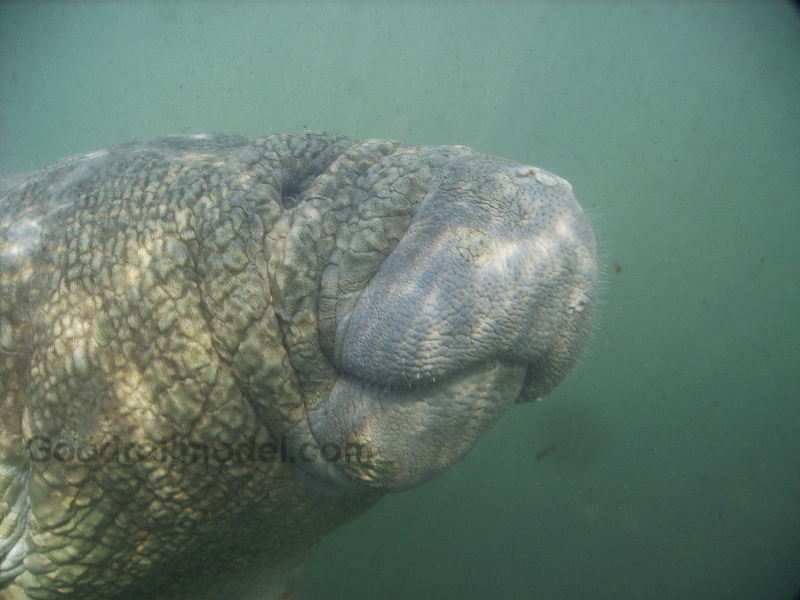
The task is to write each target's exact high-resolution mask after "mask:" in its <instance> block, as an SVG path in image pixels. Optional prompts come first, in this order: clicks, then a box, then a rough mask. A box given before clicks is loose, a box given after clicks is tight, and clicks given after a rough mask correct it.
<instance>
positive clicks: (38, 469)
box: [0, 132, 596, 600]
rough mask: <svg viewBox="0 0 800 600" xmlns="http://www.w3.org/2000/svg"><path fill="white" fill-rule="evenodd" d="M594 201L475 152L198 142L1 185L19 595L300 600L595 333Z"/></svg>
mask: <svg viewBox="0 0 800 600" xmlns="http://www.w3.org/2000/svg"><path fill="white" fill-rule="evenodd" d="M595 287H596V258H595V242H594V237H593V234H592V231H591V228H590V226H589V224H588V221H587V219H586V217H585V216H584V214H583V212H582V211H581V208H580V206H579V205H578V203H577V201H576V200H575V197H574V196H573V193H572V189H571V187H570V186H569V184H568V183H567V182H565V181H564V180H563V179H560V178H559V177H556V176H555V175H552V174H550V173H547V172H545V171H542V170H540V169H537V168H535V167H530V166H523V165H519V164H516V163H512V162H510V161H507V160H503V159H500V158H495V157H491V156H486V155H483V154H478V153H476V152H474V151H472V150H470V149H468V148H465V147H460V146H444V147H436V148H431V147H412V146H407V145H405V144H401V143H397V142H390V141H382V140H368V141H362V142H357V141H352V140H349V139H347V138H344V137H340V136H330V135H324V134H316V133H309V132H307V133H303V134H299V135H288V134H287V135H278V136H271V137H268V138H265V139H261V140H258V141H256V142H251V141H249V140H246V139H243V138H240V137H234V136H222V135H190V136H171V137H165V138H161V139H157V140H153V141H147V142H138V143H132V144H127V145H123V146H119V147H117V148H113V149H110V150H104V151H101V152H95V153H92V154H87V155H83V156H77V157H73V158H68V159H65V160H63V161H61V162H59V163H56V164H55V165H53V166H51V167H48V168H45V169H42V170H40V171H37V172H35V173H31V174H28V175H24V176H20V177H17V178H12V179H8V180H4V181H2V182H0V403H1V404H0V411H1V412H0V424H1V427H0V598H8V599H11V598H14V599H22V598H41V599H56V598H59V599H64V598H74V599H80V600H90V599H101V598H102V599H121V598H126V599H142V598H148V599H156V598H162V599H170V600H173V599H184V598H185V599H193V600H197V599H214V600H219V599H223V598H225V599H231V600H233V599H242V600H243V599H250V598H253V599H255V598H259V599H266V598H293V597H296V596H295V594H296V590H297V585H298V579H299V575H298V573H299V568H300V565H301V563H302V561H303V559H304V558H305V557H306V556H307V555H308V553H309V552H310V551H311V549H312V548H313V547H314V545H315V544H316V543H317V542H318V540H319V539H320V537H321V536H323V535H324V534H326V533H327V532H330V531H331V530H333V529H334V528H335V527H337V526H339V525H341V524H342V523H345V522H346V521H348V520H349V519H352V518H353V517H355V516H356V515H358V514H360V513H361V512H363V511H364V510H365V509H367V508H368V507H369V506H370V505H372V504H373V503H375V502H376V501H377V500H378V499H379V498H380V496H381V495H382V494H383V493H385V492H386V491H390V490H399V489H405V488H409V487H412V486H414V485H417V484H419V483H421V482H423V481H425V480H427V479H429V478H430V477H432V476H434V475H436V474H438V473H440V472H441V471H442V470H444V469H446V468H447V467H448V466H450V465H452V464H453V463H454V462H456V461H457V460H459V459H460V458H461V457H462V456H463V455H464V454H465V453H466V452H467V451H468V450H469V449H470V448H471V447H472V446H473V444H474V443H475V442H476V441H477V440H478V439H479V438H480V436H481V435H482V434H483V433H485V432H486V431H487V430H488V429H489V428H490V427H491V426H492V425H493V424H494V423H495V422H496V421H497V419H498V418H499V417H500V416H501V415H502V414H503V413H504V411H505V410H506V409H507V408H509V406H510V405H511V404H513V403H515V402H525V401H529V400H533V399H537V398H540V397H542V396H543V395H544V394H546V393H547V392H548V391H550V390H551V389H552V388H553V387H554V386H555V385H556V384H557V383H558V382H559V380H561V379H562V378H563V377H564V375H565V373H566V372H567V371H568V369H569V368H570V367H571V365H572V364H573V363H574V362H575V360H576V358H577V356H578V354H579V352H580V350H581V349H582V347H583V346H584V345H585V343H586V341H587V338H588V336H589V331H590V327H591V321H592V315H593V312H594V300H595Z"/></svg>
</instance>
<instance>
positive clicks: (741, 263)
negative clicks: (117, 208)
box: [0, 2, 800, 600]
mask: <svg viewBox="0 0 800 600" xmlns="http://www.w3.org/2000/svg"><path fill="white" fill-rule="evenodd" d="M304 128H310V129H316V130H325V131H328V132H332V133H344V134H347V135H349V136H351V137H354V138H364V137H377V138H391V139H400V140H403V141H406V142H411V143H417V144H464V145H468V146H471V147H473V148H475V149H477V150H480V151H482V152H486V153H490V154H497V155H501V156H505V157H507V158H511V159H514V160H516V161H519V162H522V163H531V164H535V165H537V166H541V167H543V168H546V169H548V170H550V171H553V172H555V173H558V174H559V175H561V176H563V177H565V178H566V179H568V180H569V181H570V182H571V183H572V184H573V186H574V188H575V190H576V193H577V195H578V198H579V199H580V200H581V201H582V203H583V205H584V207H586V208H587V210H588V211H589V212H590V214H591V215H592V219H593V223H594V226H595V230H596V233H597V236H598V240H599V244H600V248H601V254H602V259H603V263H604V269H603V271H604V274H603V286H602V287H603V290H602V304H601V306H600V310H599V314H600V316H599V321H598V323H597V327H596V331H595V335H594V338H593V340H592V343H591V347H590V349H589V351H588V352H587V353H586V354H585V355H584V357H583V359H582V361H581V364H580V366H579V367H578V368H577V369H576V370H575V371H574V372H573V373H572V374H571V375H570V377H569V378H568V380H567V381H566V382H565V383H564V384H562V386H561V387H559V388H558V390H557V391H556V392H555V393H553V394H552V395H551V397H550V398H549V399H548V400H547V401H546V402H543V403H539V404H536V405H526V406H521V407H517V408H516V409H514V410H512V411H511V412H510V413H509V414H508V415H506V417H505V418H504V419H503V421H502V422H501V423H500V424H499V425H498V426H497V427H496V428H495V429H494V430H493V431H492V432H491V433H490V434H489V435H488V436H487V437H486V438H485V439H484V440H483V441H482V443H481V444H480V445H479V446H478V447H477V448H476V449H475V450H474V451H473V452H472V453H471V454H470V455H469V456H468V457H467V459H466V460H464V461H463V462H462V463H460V464H459V465H457V466H456V467H455V468H454V469H452V470H451V471H450V472H448V473H447V474H445V475H443V476H442V477H440V478H439V479H437V480H435V481H433V482H431V483H429V484H427V485H424V486H422V487H421V488H418V489H415V490H413V491H410V492H406V493H402V494H397V495H394V496H391V497H387V498H386V499H385V500H384V501H383V502H382V503H381V504H380V505H379V506H378V507H377V508H375V509H374V510H372V511H371V512H370V513H368V514H367V515H365V516H364V517H362V518H361V519H359V520H357V521H355V522H354V523H352V524H350V525H348V526H346V527H344V528H342V529H341V530H339V531H338V532H336V533H335V534H334V535H332V536H330V537H329V538H327V539H326V540H325V541H324V542H323V544H322V546H321V547H320V549H319V551H318V552H317V553H316V555H315V556H314V558H313V559H312V560H311V562H310V563H309V569H308V576H307V580H306V585H305V593H306V597H307V598H309V599H312V600H333V599H336V598H347V599H350V600H358V599H365V600H366V599H368V598H369V599H374V598H381V599H406V600H408V599H417V598H420V599H421V598H437V599H453V600H456V599H458V600H465V599H470V598H475V599H478V598H480V599H485V598H536V599H538V600H550V599H553V600H560V599H564V598H613V599H617V600H619V599H623V600H625V599H640V598H641V599H652V598H659V599H676V600H677V599H684V598H698V599H720V600H723V599H724V600H734V599H765V600H769V599H786V600H789V599H790V598H793V597H794V595H795V594H796V593H797V590H798V589H800V343H799V342H798V339H800V191H799V190H800V14H798V11H796V10H795V9H794V8H793V7H792V6H791V5H789V4H783V3H778V2H775V3H772V2H760V3H752V4H747V3H744V4H740V3H728V2H720V3H709V4H695V3H677V4H666V3H654V4H650V3H644V2H633V3H618V2H608V3H604V2H597V3H590V4H584V3H579V2H570V3H563V4H562V3H554V4H540V3H535V4H526V3H521V2H519V3H517V2H508V3H490V4H481V3H468V4H449V3H436V4H416V3H410V2H404V3H397V4H392V3H385V4H384V3H380V4H370V3H356V4H337V3H323V4H314V3H297V4H261V3H255V2H245V3H242V4H214V3H200V4H193V3H190V2H178V3H174V4H173V3H168V2H157V3H153V4H149V3H135V4H124V3H88V4H66V3H58V4H44V3H36V4H34V3H29V4H6V3H4V4H2V5H0V176H5V175H10V174H13V173H18V172H22V171H29V170H32V169H34V168H38V167H40V166H43V165H46V164H48V163H50V162H53V161H54V160H56V159H58V158H61V157H63V156H66V155H69V154H74V153H78V152H85V151H90V150H96V149H99V148H103V147H106V146H109V145H113V144H117V143H120V142H124V141H128V140H131V139H136V138H146V137H152V136H157V135H162V134H166V133H180V132H206V131H220V132H230V133H239V134H243V135H247V136H250V137H254V138H255V137H260V136H263V135H265V134H269V133H274V132H281V131H298V130H302V129H304ZM546 449H549V451H548V452H546V453H544V455H543V456H540V459H538V460H537V455H540V453H541V452H542V451H543V450H546Z"/></svg>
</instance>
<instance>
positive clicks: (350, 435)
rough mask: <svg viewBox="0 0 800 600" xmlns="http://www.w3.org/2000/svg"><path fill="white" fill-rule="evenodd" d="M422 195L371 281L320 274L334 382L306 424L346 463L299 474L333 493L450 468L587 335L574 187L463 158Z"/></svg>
mask: <svg viewBox="0 0 800 600" xmlns="http://www.w3.org/2000/svg"><path fill="white" fill-rule="evenodd" d="M419 195H420V198H421V199H420V200H419V202H418V204H417V205H416V206H415V208H414V210H413V214H412V216H411V218H410V220H409V222H408V226H407V229H405V231H404V232H403V233H402V236H401V237H400V238H399V240H398V241H397V243H396V245H395V246H394V247H393V248H392V249H391V251H390V252H389V253H388V255H387V256H386V257H385V258H383V260H382V262H381V263H380V264H379V266H377V270H376V271H375V272H374V274H371V276H370V277H369V278H368V280H367V281H366V283H364V284H363V285H361V286H359V287H358V289H353V288H354V286H353V285H352V284H349V283H347V282H349V281H350V279H348V278H347V277H345V276H343V275H342V270H343V269H344V267H342V265H340V264H336V262H335V261H333V262H329V263H328V264H327V266H326V268H325V270H324V272H323V277H322V291H321V292H320V302H319V321H320V332H319V335H320V346H321V347H322V348H323V349H324V350H325V354H326V356H327V358H328V359H329V360H330V362H331V364H332V365H333V368H334V369H335V372H336V381H335V384H334V385H333V387H332V388H331V389H330V391H329V393H328V394H327V396H326V397H324V398H323V399H321V400H320V401H318V402H316V403H314V405H313V406H311V407H309V410H308V412H307V419H308V425H309V428H310V431H311V433H312V435H313V438H314V441H315V443H316V444H318V445H319V446H320V447H321V448H323V449H324V448H326V447H327V448H335V449H337V450H334V452H337V453H342V455H343V456H344V457H345V459H346V460H336V461H330V462H327V463H322V464H320V463H315V464H313V465H301V470H303V471H304V473H305V474H306V475H307V476H309V477H310V478H312V479H313V480H316V481H318V482H323V483H324V484H326V485H329V486H330V487H331V488H332V489H349V488H352V486H354V485H355V486H356V487H358V486H361V485H367V486H370V487H376V488H381V489H386V490H399V489H405V488H409V487H412V486H414V485H417V484H419V483H422V482H424V481H426V480H427V479H429V478H431V477H433V476H435V475H436V474H438V473H440V472H442V471H443V470H445V469H446V468H448V467H449V466H451V465H452V464H453V463H455V462H456V461H458V460H459V459H460V458H462V457H463V456H464V455H465V454H466V452H468V451H469V449H470V448H471V447H472V446H473V445H474V444H475V443H476V442H477V440H478V439H479V438H480V437H481V435H483V434H484V433H485V432H486V431H487V430H488V429H489V428H490V427H491V426H492V425H493V424H494V423H495V422H496V421H497V420H498V419H499V418H500V416H501V415H502V414H503V413H504V412H505V411H506V410H507V409H508V408H509V406H510V405H512V404H513V403H515V402H527V401H530V400H535V399H539V398H541V397H542V396H543V395H545V394H547V393H548V392H549V391H550V390H552V389H553V387H554V386H555V385H556V384H557V383H558V382H559V381H560V380H561V379H562V378H563V377H564V375H565V374H566V373H567V371H568V370H569V368H570V367H571V366H572V365H573V364H574V363H575V360H576V358H577V357H578V355H579V353H580V351H581V350H582V348H583V347H584V346H585V344H586V342H587V339H588V337H589V333H590V328H591V324H592V317H593V313H594V306H595V295H596V280H597V267H596V253H595V240H594V235H593V233H592V230H591V227H590V225H589V222H588V220H587V218H586V216H585V214H584V213H583V211H582V210H581V207H580V206H579V204H578V202H577V200H576V199H575V196H574V194H573V192H572V187H571V186H570V185H569V184H568V183H567V182H566V181H565V180H563V179H561V178H560V177H557V176H555V175H553V174H551V173H548V172H546V171H543V170H541V169H537V168H535V167H531V166H523V165H519V164H516V163H512V162H509V161H506V160H503V159H498V158H494V157H490V156H486V155H481V154H476V153H473V152H471V151H463V152H462V151H457V152H456V151H454V152H453V154H452V155H450V156H448V157H447V160H446V161H440V162H439V163H438V164H436V165H435V166H434V168H432V169H431V170H430V174H429V178H428V180H427V185H426V186H425V189H424V190H422V192H420V194H419ZM343 281H344V282H345V283H344V284H343V283H342V282H343Z"/></svg>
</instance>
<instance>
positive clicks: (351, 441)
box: [308, 362, 526, 490]
mask: <svg viewBox="0 0 800 600" xmlns="http://www.w3.org/2000/svg"><path fill="white" fill-rule="evenodd" d="M525 373H526V367H525V366H524V365H507V364H503V363H500V362H492V363H490V364H487V365H485V366H480V367H476V368H472V369H470V370H469V371H468V372H464V373H458V374H456V375H452V376H449V377H447V378H445V379H444V380H442V379H440V380H439V381H434V380H431V381H430V382H427V383H426V384H425V385H421V386H413V387H412V386H380V385H377V384H374V383H369V382H366V381H363V380H360V379H358V378H355V377H352V376H341V377H339V379H338V381H337V382H336V384H335V385H334V387H333V390H332V391H331V394H330V396H329V397H328V399H327V401H326V402H325V403H323V404H322V405H321V406H319V407H318V408H316V409H314V410H311V411H309V413H308V420H309V425H310V427H311V431H312V433H313V435H314V437H315V438H316V441H317V443H318V444H319V445H320V447H321V448H326V447H328V448H332V449H334V452H336V453H337V456H338V458H339V460H337V461H336V462H332V463H329V464H327V465H325V468H326V473H325V478H326V479H329V480H332V481H333V480H340V479H342V476H343V475H344V476H346V477H347V478H348V479H351V480H355V481H359V482H361V483H363V484H366V485H368V486H370V487H379V488H381V489H386V490H401V489H406V488H409V487H413V486H414V485H417V484H419V483H421V482H424V481H427V480H428V479H430V478H432V477H434V476H435V475H438V474H439V473H441V472H442V471H444V470H445V469H447V468H448V467H450V466H452V465H453V464H454V463H456V462H457V461H458V460H460V459H461V458H462V457H463V456H464V455H465V454H466V453H467V452H468V451H469V450H470V449H471V448H472V447H473V446H474V445H475V443H477V441H478V440H479V439H480V438H481V437H482V436H483V435H484V434H485V433H486V432H487V431H488V430H489V429H490V428H491V427H492V426H493V425H494V424H495V423H496V422H497V420H498V419H499V418H500V417H501V416H502V415H503V413H505V411H506V410H507V409H508V407H509V406H510V405H511V404H512V403H513V402H514V400H515V399H516V398H517V396H518V395H519V393H520V390H521V389H522V385H523V383H524V381H525Z"/></svg>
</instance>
